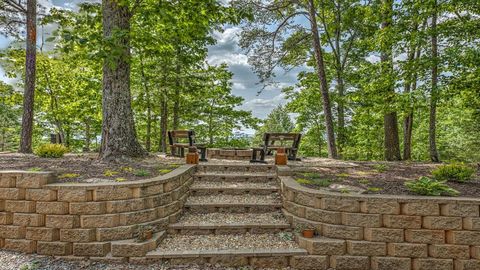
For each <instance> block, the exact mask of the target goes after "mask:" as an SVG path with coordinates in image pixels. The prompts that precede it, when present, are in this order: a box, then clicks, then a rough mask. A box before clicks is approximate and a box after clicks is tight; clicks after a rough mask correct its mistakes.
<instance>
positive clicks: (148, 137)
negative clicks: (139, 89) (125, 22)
mask: <svg viewBox="0 0 480 270" xmlns="http://www.w3.org/2000/svg"><path fill="white" fill-rule="evenodd" d="M140 69H141V73H142V81H143V87H144V90H145V99H146V103H147V104H146V105H147V134H146V136H145V137H146V138H145V149H146V150H147V152H150V149H151V145H152V103H151V100H150V98H151V97H150V89H149V87H148V79H147V77H146V75H145V66H144V64H143V59H140Z"/></svg>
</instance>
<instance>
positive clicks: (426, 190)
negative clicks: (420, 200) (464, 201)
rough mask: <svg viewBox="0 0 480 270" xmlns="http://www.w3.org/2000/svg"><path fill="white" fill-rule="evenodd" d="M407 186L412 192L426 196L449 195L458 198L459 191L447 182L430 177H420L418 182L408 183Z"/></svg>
mask: <svg viewBox="0 0 480 270" xmlns="http://www.w3.org/2000/svg"><path fill="white" fill-rule="evenodd" d="M405 186H406V187H407V188H408V189H409V190H410V191H412V192H414V193H417V194H419V195H426V196H441V195H449V196H456V195H458V193H459V192H458V191H456V190H455V189H453V188H451V187H449V186H448V185H446V184H445V181H437V180H435V179H431V178H428V177H425V176H424V177H420V178H419V179H418V180H416V181H407V182H405Z"/></svg>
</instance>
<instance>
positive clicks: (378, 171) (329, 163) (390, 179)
mask: <svg viewBox="0 0 480 270" xmlns="http://www.w3.org/2000/svg"><path fill="white" fill-rule="evenodd" d="M290 165H291V167H292V169H293V170H294V171H295V178H296V179H297V181H298V179H302V178H303V179H305V178H309V176H312V174H309V173H314V174H313V175H314V176H316V177H318V176H320V178H319V179H320V181H319V182H317V183H319V184H320V185H311V184H303V183H302V184H303V185H304V186H308V187H311V188H316V189H321V188H326V187H325V186H324V185H328V184H329V183H330V184H337V185H339V186H340V187H342V186H344V185H345V186H347V187H354V188H353V189H354V190H357V189H355V188H358V192H362V191H363V192H362V193H370V194H391V195H400V194H403V195H416V194H415V193H412V192H410V191H409V190H408V189H407V188H406V187H405V185H404V183H405V181H409V180H417V179H418V178H419V177H421V176H428V177H431V176H432V175H431V172H432V170H433V169H435V167H437V166H440V165H441V164H432V163H422V162H383V161H378V162H373V161H369V162H366V161H365V162H362V161H340V160H331V159H322V158H305V159H303V160H302V162H293V163H292V164H290ZM474 166H475V164H474ZM447 184H448V185H449V186H450V187H452V188H454V189H456V190H457V191H459V192H460V195H459V196H463V197H476V198H478V197H479V196H480V172H479V171H478V170H477V173H476V175H475V178H474V180H472V181H469V182H467V183H457V182H448V183H447ZM340 192H342V190H340ZM346 192H348V191H346Z"/></svg>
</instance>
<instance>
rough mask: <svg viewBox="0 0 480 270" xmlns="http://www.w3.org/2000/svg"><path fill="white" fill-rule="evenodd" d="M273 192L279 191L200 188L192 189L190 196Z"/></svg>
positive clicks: (265, 193)
mask: <svg viewBox="0 0 480 270" xmlns="http://www.w3.org/2000/svg"><path fill="white" fill-rule="evenodd" d="M273 193H278V190H276V189H273V190H270V189H264V190H261V189H246V190H245V189H243V190H242V189H239V190H235V189H224V190H216V189H199V190H190V196H204V195H212V196H215V195H218V194H227V195H243V194H254V195H269V194H273Z"/></svg>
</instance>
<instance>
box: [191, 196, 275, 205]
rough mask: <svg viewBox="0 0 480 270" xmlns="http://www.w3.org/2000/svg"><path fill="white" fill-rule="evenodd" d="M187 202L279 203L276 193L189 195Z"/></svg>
mask: <svg viewBox="0 0 480 270" xmlns="http://www.w3.org/2000/svg"><path fill="white" fill-rule="evenodd" d="M187 202H188V203H237V204H238V203H246V204H257V203H260V204H263V203H281V200H280V196H279V195H278V194H272V195H252V194H243V195H226V194H219V195H215V196H208V195H205V196H190V197H189V198H188V199H187Z"/></svg>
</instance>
